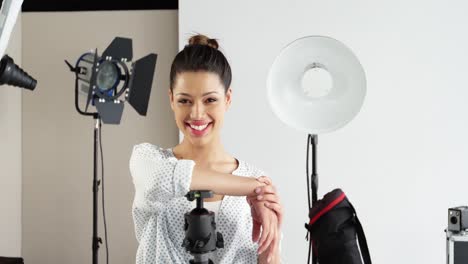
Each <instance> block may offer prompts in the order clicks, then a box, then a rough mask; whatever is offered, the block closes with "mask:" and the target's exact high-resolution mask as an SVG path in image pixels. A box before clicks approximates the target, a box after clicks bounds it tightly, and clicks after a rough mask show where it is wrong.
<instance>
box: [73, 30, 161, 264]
mask: <svg viewBox="0 0 468 264" xmlns="http://www.w3.org/2000/svg"><path fill="white" fill-rule="evenodd" d="M132 58H133V52H132V40H131V39H129V38H121V37H116V38H114V40H113V41H112V43H111V44H110V45H109V47H107V48H106V50H105V51H104V53H103V54H102V55H101V56H99V55H98V52H97V49H95V52H94V53H85V54H83V55H81V56H80V57H79V59H78V61H77V62H76V64H75V66H74V67H73V66H72V65H71V64H70V63H69V62H68V61H66V60H65V63H66V64H67V65H68V67H69V68H70V70H71V71H72V72H74V73H75V77H76V78H75V107H76V110H77V111H78V113H80V114H81V115H84V116H92V117H93V118H94V120H95V126H94V166H93V237H92V263H93V264H97V263H98V250H99V244H100V243H102V239H101V238H100V237H99V236H98V231H97V227H98V217H97V214H98V191H99V185H100V184H101V180H98V177H97V174H98V172H97V163H98V161H97V157H98V144H99V143H101V120H102V122H103V123H107V124H120V120H121V118H122V112H123V108H124V102H125V101H129V103H130V105H132V106H133V108H134V109H135V110H136V111H137V112H138V113H139V114H140V115H143V116H145V115H146V112H147V109H148V101H149V98H150V94H151V86H152V83H153V76H154V70H155V67H156V59H157V55H156V54H154V53H151V54H148V55H146V56H145V57H143V58H141V59H139V60H138V61H136V62H134V63H132V62H131V60H132ZM80 82H81V90H82V91H84V92H85V93H86V94H87V100H86V109H85V111H82V110H81V109H80V106H79V104H78V86H79V83H80ZM90 103H91V104H92V105H94V106H96V110H97V112H91V113H90V112H88V107H89V104H90ZM98 136H99V141H98ZM99 145H100V144H99ZM103 168H104V164H103V157H102V145H101V169H102V170H103ZM102 174H103V175H102V188H103V192H102V193H103V198H102V201H103V205H104V173H103V172H102ZM103 212H104V208H103ZM105 226H106V223H105V218H104V227H105ZM105 233H107V231H106V230H105ZM106 237H107V235H106ZM106 247H107V239H106ZM107 253H108V251H107ZM108 260H109V258H107V261H108Z"/></svg>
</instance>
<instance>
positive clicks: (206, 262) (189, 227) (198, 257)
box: [182, 191, 224, 264]
mask: <svg viewBox="0 0 468 264" xmlns="http://www.w3.org/2000/svg"><path fill="white" fill-rule="evenodd" d="M185 197H186V198H187V200H189V201H193V200H195V199H196V200H197V207H196V208H195V209H193V210H192V211H190V212H189V213H186V214H185V224H184V230H185V238H184V241H183V243H182V247H185V249H186V250H187V251H189V252H190V254H191V255H192V256H194V260H190V264H212V263H213V261H212V260H211V259H210V258H209V255H210V254H211V253H212V252H214V251H215V250H216V248H223V247H224V240H223V235H222V234H221V233H219V232H216V223H215V214H214V213H213V212H211V211H208V210H207V209H205V208H203V199H204V198H211V197H213V192H212V191H190V192H189V193H187V194H186V195H185Z"/></svg>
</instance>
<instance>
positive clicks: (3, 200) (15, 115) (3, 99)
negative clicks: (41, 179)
mask: <svg viewBox="0 0 468 264" xmlns="http://www.w3.org/2000/svg"><path fill="white" fill-rule="evenodd" d="M5 54H8V55H9V56H10V57H11V58H12V59H13V60H14V61H15V63H16V64H17V65H18V66H20V67H21V65H22V64H21V55H22V52H21V15H18V19H17V21H16V24H15V27H14V28H13V31H12V32H11V35H10V40H9V42H8V47H7V49H6V51H5ZM24 70H25V71H28V70H27V69H24ZM21 90H22V89H21V88H17V87H13V86H7V85H2V86H0V165H1V171H2V172H1V173H0V256H12V257H17V256H20V255H21V146H22V144H21V143H22V142H21V131H22V130H21Z"/></svg>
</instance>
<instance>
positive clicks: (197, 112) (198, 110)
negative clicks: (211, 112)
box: [190, 103, 205, 120]
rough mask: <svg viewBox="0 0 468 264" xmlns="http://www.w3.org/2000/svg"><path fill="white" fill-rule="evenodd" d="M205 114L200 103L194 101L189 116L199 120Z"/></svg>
mask: <svg viewBox="0 0 468 264" xmlns="http://www.w3.org/2000/svg"><path fill="white" fill-rule="evenodd" d="M204 114H205V108H204V106H203V104H202V103H194V104H193V106H192V109H191V111H190V118H192V119H196V120H200V119H202V118H203V116H204Z"/></svg>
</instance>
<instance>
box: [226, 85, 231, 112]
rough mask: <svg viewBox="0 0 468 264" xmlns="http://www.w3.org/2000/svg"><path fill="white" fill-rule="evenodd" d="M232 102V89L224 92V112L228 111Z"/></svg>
mask: <svg viewBox="0 0 468 264" xmlns="http://www.w3.org/2000/svg"><path fill="white" fill-rule="evenodd" d="M231 102H232V89H231V88H229V89H228V90H227V92H226V110H227V109H229V107H230V106H231Z"/></svg>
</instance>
